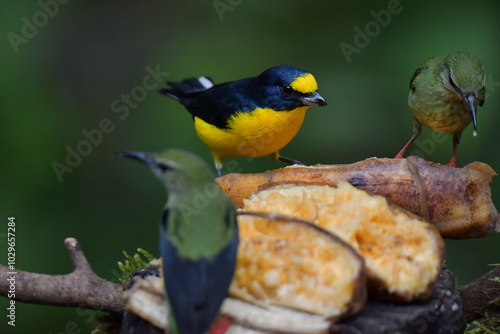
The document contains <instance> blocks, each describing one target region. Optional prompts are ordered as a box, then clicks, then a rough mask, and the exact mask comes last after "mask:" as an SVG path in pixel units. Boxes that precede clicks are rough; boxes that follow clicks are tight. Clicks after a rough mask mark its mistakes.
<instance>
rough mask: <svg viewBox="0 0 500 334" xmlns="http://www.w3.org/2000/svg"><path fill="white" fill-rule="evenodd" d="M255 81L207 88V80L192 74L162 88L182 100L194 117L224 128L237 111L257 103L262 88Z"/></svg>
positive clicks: (247, 108)
mask: <svg viewBox="0 0 500 334" xmlns="http://www.w3.org/2000/svg"><path fill="white" fill-rule="evenodd" d="M203 78H205V77H203ZM205 80H206V79H205ZM253 81H254V78H245V79H241V80H237V81H231V82H226V83H221V84H217V85H214V86H212V87H209V88H206V87H207V86H206V85H205V86H204V83H200V78H189V79H185V80H183V81H180V82H173V81H169V82H167V84H169V85H170V88H164V89H161V90H160V93H161V94H163V95H166V96H168V97H171V98H173V99H175V100H178V101H179V102H180V103H182V104H183V105H184V106H185V107H186V109H187V110H188V111H189V112H190V113H191V115H193V117H194V116H195V117H198V118H201V119H202V120H204V121H205V122H207V123H209V124H212V125H215V126H217V127H218V128H221V129H223V128H227V120H228V118H229V117H230V116H231V115H233V114H234V113H235V112H237V111H243V112H245V111H250V110H253V109H255V108H256V107H257V105H256V103H255V101H256V100H258V99H257V98H256V97H257V96H256V93H257V92H258V90H257V89H256V87H255V85H254V83H253ZM259 98H260V96H259Z"/></svg>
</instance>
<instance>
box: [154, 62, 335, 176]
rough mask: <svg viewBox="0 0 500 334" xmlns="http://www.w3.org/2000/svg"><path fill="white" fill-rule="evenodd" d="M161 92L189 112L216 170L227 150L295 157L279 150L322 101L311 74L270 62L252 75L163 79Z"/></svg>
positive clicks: (238, 153) (234, 153) (242, 154)
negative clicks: (233, 78)
mask: <svg viewBox="0 0 500 334" xmlns="http://www.w3.org/2000/svg"><path fill="white" fill-rule="evenodd" d="M167 84H168V85H170V88H164V89H162V90H160V93H162V94H164V95H166V96H168V97H171V98H173V99H175V100H177V101H179V102H180V103H181V104H183V105H184V106H185V107H186V109H187V110H188V111H189V112H190V113H191V115H192V116H193V118H194V126H195V129H196V132H197V133H198V136H199V137H200V138H201V140H202V141H203V142H204V143H205V145H206V146H207V147H208V148H209V149H210V151H211V152H212V155H213V157H214V161H215V166H216V168H217V172H218V174H219V176H220V175H222V174H223V161H224V159H225V158H227V157H229V156H240V157H262V156H265V155H270V156H271V157H272V158H274V159H277V160H281V161H284V162H287V163H300V162H299V161H296V160H293V159H289V158H285V157H282V156H280V154H279V150H280V149H282V148H283V147H284V146H285V145H287V144H288V143H289V142H290V141H291V140H292V139H293V137H295V135H296V134H297V132H298V131H299V129H300V127H301V125H302V122H303V121H304V117H305V112H306V110H307V109H308V108H310V107H311V106H325V105H326V101H325V99H324V98H323V97H322V96H321V95H320V94H319V93H318V84H317V82H316V79H315V78H314V76H313V75H312V74H311V73H309V72H306V71H304V70H301V69H298V68H296V67H293V66H288V65H280V66H275V67H272V68H270V69H268V70H266V71H264V72H262V73H261V74H260V75H258V76H256V77H250V78H245V79H240V80H236V81H231V82H226V83H221V84H214V82H213V81H212V80H211V79H210V78H208V77H200V78H189V79H185V80H182V81H181V82H173V81H167Z"/></svg>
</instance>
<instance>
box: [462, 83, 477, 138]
mask: <svg viewBox="0 0 500 334" xmlns="http://www.w3.org/2000/svg"><path fill="white" fill-rule="evenodd" d="M464 100H465V103H467V105H468V106H469V110H470V113H471V115H472V125H473V126H474V132H473V134H474V136H476V135H477V121H476V111H477V104H478V101H477V97H476V95H475V94H473V93H472V94H468V95H465V96H464Z"/></svg>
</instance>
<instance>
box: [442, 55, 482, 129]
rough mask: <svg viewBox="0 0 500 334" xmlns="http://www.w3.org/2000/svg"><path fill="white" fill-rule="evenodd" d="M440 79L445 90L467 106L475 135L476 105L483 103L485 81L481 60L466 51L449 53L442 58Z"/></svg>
mask: <svg viewBox="0 0 500 334" xmlns="http://www.w3.org/2000/svg"><path fill="white" fill-rule="evenodd" d="M441 81H442V83H443V86H444V87H445V88H446V89H447V90H449V91H450V92H452V93H454V94H455V95H456V96H457V98H458V99H461V100H462V101H463V102H464V103H465V104H466V105H467V106H468V108H469V110H470V112H471V115H472V123H473V125H474V135H475V134H476V129H477V125H476V111H477V106H478V105H479V106H482V105H483V103H484V93H485V88H484V85H485V81H486V76H485V75H484V70H483V65H482V63H481V61H480V60H479V59H478V58H477V57H476V56H474V55H471V54H470V53H466V52H459V53H452V54H449V55H447V56H446V57H445V59H444V67H443V69H442V71H441Z"/></svg>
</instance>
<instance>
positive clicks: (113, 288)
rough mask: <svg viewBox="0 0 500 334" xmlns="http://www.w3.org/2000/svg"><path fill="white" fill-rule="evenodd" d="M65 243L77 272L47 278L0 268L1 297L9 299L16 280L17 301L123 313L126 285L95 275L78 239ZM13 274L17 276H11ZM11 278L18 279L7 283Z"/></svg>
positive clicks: (2, 266) (44, 275)
mask: <svg viewBox="0 0 500 334" xmlns="http://www.w3.org/2000/svg"><path fill="white" fill-rule="evenodd" d="M64 244H65V246H66V249H67V250H68V253H69V256H70V258H71V262H72V265H73V272H71V273H69V274H66V275H46V274H38V273H31V272H26V271H22V270H10V269H9V268H8V267H6V266H4V265H0V295H2V296H5V297H7V295H8V294H9V289H10V285H11V281H12V282H15V297H14V298H13V299H15V300H16V301H21V302H25V303H35V304H45V305H55V306H66V307H82V308H88V309H93V310H99V311H105V312H113V313H119V312H123V309H124V301H123V297H122V286H121V285H120V284H117V283H112V282H109V281H107V280H105V279H103V278H101V277H99V276H97V274H96V273H94V271H93V270H92V268H91V267H90V264H89V263H88V261H87V258H86V257H85V255H84V254H83V251H82V249H81V247H80V245H79V244H78V241H77V240H76V239H74V238H67V239H66V240H64ZM12 271H14V272H16V274H15V275H13V274H9V272H12ZM10 277H15V280H11V281H7V279H8V278H10Z"/></svg>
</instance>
